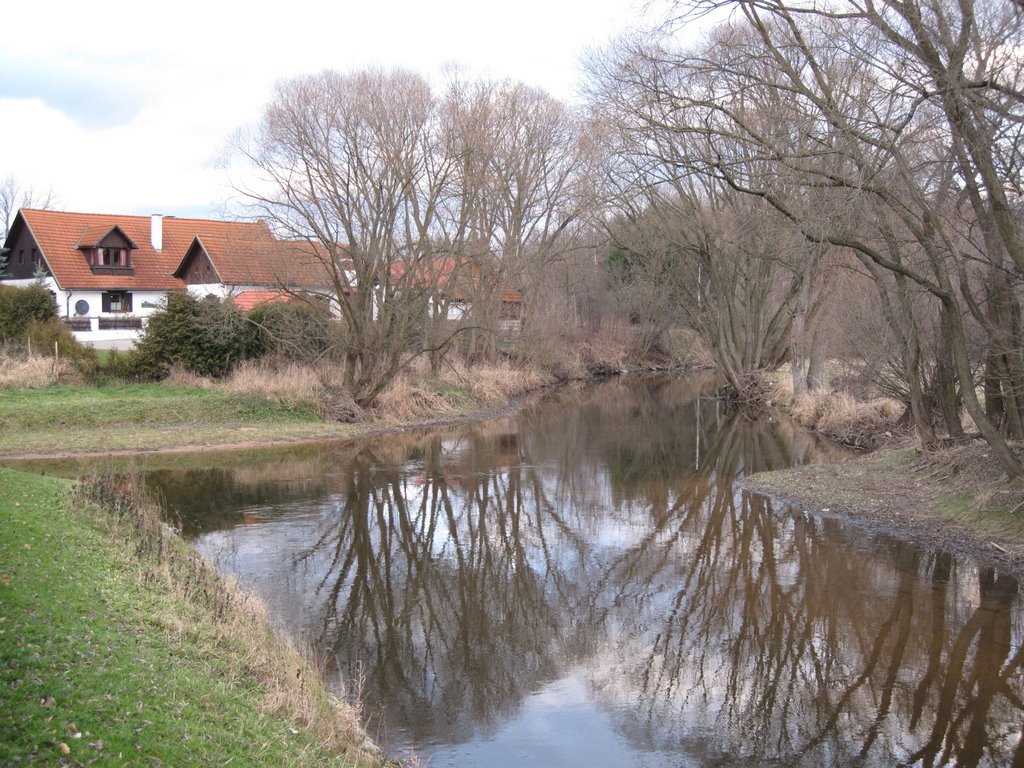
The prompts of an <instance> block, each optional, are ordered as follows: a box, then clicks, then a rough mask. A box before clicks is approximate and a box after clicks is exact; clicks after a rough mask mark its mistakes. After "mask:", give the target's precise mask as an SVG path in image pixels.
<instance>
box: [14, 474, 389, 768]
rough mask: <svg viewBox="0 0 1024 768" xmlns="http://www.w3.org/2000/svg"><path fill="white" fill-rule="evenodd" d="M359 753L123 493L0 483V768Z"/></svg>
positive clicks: (187, 556) (355, 757)
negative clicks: (73, 490)
mask: <svg viewBox="0 0 1024 768" xmlns="http://www.w3.org/2000/svg"><path fill="white" fill-rule="evenodd" d="M371 746H372V745H369V744H368V743H367V742H365V741H364V740H363V736H362V734H361V731H360V730H359V728H358V722H357V718H356V716H355V714H354V712H353V711H352V710H351V708H349V707H347V706H345V705H341V704H339V703H338V702H336V701H333V700H332V699H330V697H329V696H328V694H327V692H326V691H325V690H324V689H323V686H322V684H321V682H320V678H319V677H318V676H317V675H316V674H315V673H314V672H312V671H311V670H310V669H309V667H308V665H307V664H306V663H305V662H304V661H303V660H302V659H301V658H300V657H299V656H298V655H297V654H296V653H295V652H294V651H293V650H291V649H290V648H289V647H288V646H287V645H285V644H284V643H282V642H281V641H280V640H279V639H278V638H277V637H276V636H274V635H273V633H272V632H271V631H270V630H269V628H268V625H267V624H266V621H265V617H264V615H263V613H262V611H261V606H259V605H258V604H256V603H255V602H254V601H253V599H252V598H250V597H248V596H247V595H244V594H243V593H241V592H239V591H238V590H237V589H236V588H233V587H232V586H231V585H230V584H228V583H226V582H224V581H223V580H221V579H220V578H219V577H217V576H216V575H215V574H214V573H213V571H212V569H210V567H209V566H208V565H207V564H206V563H205V561H202V560H200V559H199V558H197V557H195V556H194V553H193V552H192V550H191V549H190V548H189V547H187V545H185V544H184V543H183V542H182V541H181V540H180V539H178V538H177V537H175V536H173V535H172V534H170V533H169V532H168V531H167V530H166V529H165V528H164V527H163V526H161V525H160V523H159V521H158V520H157V518H156V516H155V514H154V513H153V510H152V509H147V508H146V507H145V505H144V504H141V503H138V502H137V501H136V500H134V499H132V498H131V497H130V490H129V489H125V488H120V487H111V486H104V485H96V486H94V487H93V490H92V491H91V492H90V493H85V492H82V491H78V492H72V486H71V485H70V484H68V483H65V482H64V481H59V480H54V479H51V478H46V477H40V476H37V475H29V474H25V473H21V472H15V471H11V470H5V469H0V764H2V765H16V764H20V765H60V764H68V765H72V764H73V765H177V766H181V765H195V766H200V765H201V766H208V765H226V764H235V765H257V766H259V765H265V766H281V765H289V766H292V765H296V766H306V765H308V766H320V765H338V766H342V765H355V764H370V763H372V762H373V761H374V760H376V757H375V756H374V754H373V752H372V749H371ZM346 752H347V757H346V756H342V753H346Z"/></svg>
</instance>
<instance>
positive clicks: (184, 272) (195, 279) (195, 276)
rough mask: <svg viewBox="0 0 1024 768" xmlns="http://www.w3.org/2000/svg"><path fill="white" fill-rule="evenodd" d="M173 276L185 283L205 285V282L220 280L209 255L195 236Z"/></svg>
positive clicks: (217, 281)
mask: <svg viewBox="0 0 1024 768" xmlns="http://www.w3.org/2000/svg"><path fill="white" fill-rule="evenodd" d="M174 276H175V277H178V278H181V279H182V280H184V281H185V284H186V285H205V284H207V283H219V282H221V279H220V275H218V274H217V270H216V268H215V267H214V266H213V262H212V261H211V260H210V255H209V254H208V253H207V252H206V249H205V248H203V244H202V242H200V240H199V238H198V237H197V238H196V239H195V240H193V241H192V245H190V246H189V249H188V252H187V253H186V254H185V258H184V259H182V260H181V266H180V267H178V269H177V270H176V271H175V273H174Z"/></svg>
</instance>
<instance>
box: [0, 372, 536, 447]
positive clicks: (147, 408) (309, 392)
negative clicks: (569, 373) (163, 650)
mask: <svg viewBox="0 0 1024 768" xmlns="http://www.w3.org/2000/svg"><path fill="white" fill-rule="evenodd" d="M327 380H329V379H327ZM324 381H325V376H324V375H323V372H322V371H321V372H314V371H312V370H310V369H304V368H301V367H299V366H290V367H287V368H274V367H270V366H265V367H262V366H243V367H242V368H240V369H239V370H238V371H236V372H235V373H234V374H233V375H232V376H231V377H229V378H227V379H224V380H211V379H201V378H198V377H194V376H188V375H185V374H180V373H179V374H178V375H177V376H176V377H175V378H174V379H172V380H171V381H170V382H162V383H157V384H131V385H108V386H102V387H95V386H74V385H45V386H38V387H28V386H25V387H20V388H7V389H4V390H3V399H4V408H3V409H2V411H0V457H6V458H20V457H26V456H58V455H65V454H67V455H74V454H95V453H119V452H120V453H132V452H139V451H159V450H166V449H170V448H181V449H198V448H206V447H216V446H252V445H265V444H273V443H281V442H298V441H308V440H330V439H336V438H347V437H355V436H358V435H360V434H366V433H369V432H372V431H375V430H379V429H381V428H390V427H394V426H396V425H408V424H416V423H422V422H434V421H437V420H444V419H457V418H465V417H467V416H470V415H473V414H481V413H484V412H487V411H491V410H494V409H497V408H501V407H503V406H505V405H507V404H508V403H509V402H510V401H512V400H514V399H516V398H518V397H521V396H522V395H523V394H525V393H527V392H530V391H532V390H535V389H538V388H541V387H543V386H545V385H546V384H549V383H551V381H552V379H551V377H550V376H545V375H543V374H540V373H537V372H532V371H527V370H522V369H519V368H515V367H513V366H510V365H495V366H479V367H475V368H473V369H471V370H466V369H459V368H455V367H449V368H447V369H446V370H445V371H444V373H443V374H442V375H438V376H435V377H431V376H429V375H425V374H424V373H423V372H417V371H413V372H410V373H409V374H407V375H403V376H401V377H399V378H398V379H396V380H395V381H394V382H393V383H392V385H391V387H389V388H388V389H387V390H386V391H385V392H383V393H382V394H381V395H380V396H379V397H378V398H377V401H376V403H375V404H374V407H373V408H372V409H369V410H366V411H363V410H360V409H358V408H356V407H355V406H354V404H351V401H349V402H348V404H347V405H346V404H345V403H344V402H342V401H343V400H344V397H343V396H339V393H338V391H337V390H336V389H334V388H332V387H330V386H327V385H325V384H324ZM340 412H343V413H344V420H345V423H343V422H342V421H339V419H341V418H342V416H341V415H340Z"/></svg>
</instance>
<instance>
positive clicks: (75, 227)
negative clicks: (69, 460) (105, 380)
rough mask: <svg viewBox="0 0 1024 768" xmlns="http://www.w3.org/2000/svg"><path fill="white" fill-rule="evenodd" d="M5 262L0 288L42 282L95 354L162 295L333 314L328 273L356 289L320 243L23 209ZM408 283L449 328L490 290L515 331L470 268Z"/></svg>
mask: <svg viewBox="0 0 1024 768" xmlns="http://www.w3.org/2000/svg"><path fill="white" fill-rule="evenodd" d="M4 254H5V255H6V258H7V264H6V269H5V270H4V273H3V274H0V280H2V281H4V282H7V283H8V284H13V285H27V284H29V283H32V282H36V281H38V282H41V283H42V284H43V285H44V286H45V287H46V288H47V289H49V291H50V292H51V293H52V294H53V296H54V299H55V300H56V303H57V315H58V317H60V318H62V319H63V320H64V321H65V322H66V323H67V325H68V326H69V327H70V329H71V331H72V332H73V333H74V335H75V337H76V338H77V339H78V340H79V341H81V342H82V343H85V344H89V345H91V346H94V347H100V348H115V349H126V348H130V347H131V346H133V345H134V343H135V341H136V340H137V339H138V337H139V336H140V335H141V333H142V330H143V328H144V327H145V324H146V321H147V318H148V317H149V316H150V315H152V314H153V313H154V312H156V311H157V310H158V309H160V308H161V307H162V306H163V303H164V299H165V298H166V296H167V294H168V292H170V291H188V292H189V293H191V294H193V295H195V296H197V297H204V296H211V295H212V296H215V297H217V298H220V299H226V298H230V299H232V301H234V302H235V304H236V305H237V306H238V307H239V308H241V309H243V310H249V309H251V308H253V307H254V306H256V305H258V304H261V303H266V302H268V301H284V300H288V299H291V298H295V297H298V296H302V297H304V298H314V299H319V300H321V301H322V302H323V304H324V305H325V306H326V307H328V308H329V309H330V310H331V311H332V312H333V313H334V314H336V315H337V314H340V312H339V306H338V301H339V299H340V298H341V297H340V296H338V292H337V290H336V281H335V280H333V279H332V278H333V277H335V275H333V274H332V272H333V270H332V268H331V265H332V264H336V265H337V266H338V268H340V269H341V270H343V271H344V273H345V274H344V278H345V279H344V280H342V281H341V282H343V283H346V284H347V285H348V286H349V287H350V288H349V289H344V290H343V292H344V293H347V292H348V290H350V289H352V288H354V286H355V275H354V272H353V271H352V269H351V262H349V261H348V260H347V252H346V250H345V248H344V246H338V247H337V248H334V249H331V251H330V252H329V251H328V250H327V248H326V247H325V246H323V245H321V244H314V243H310V242H307V241H301V240H280V239H278V238H277V237H275V236H274V234H273V232H272V231H271V229H270V227H269V226H267V224H266V223H265V222H260V221H257V222H240V221H216V220H212V219H190V218H178V217H175V216H160V215H155V216H128V215H121V214H97V213H71V212H67V211H47V210H38V209H33V208H23V209H22V210H20V211H19V212H18V214H17V216H15V218H14V221H13V223H12V224H11V226H10V228H9V230H8V232H7V239H6V241H5V243H4ZM393 269H395V275H396V276H400V275H401V274H402V273H403V272H404V267H403V266H402V265H401V263H399V264H397V265H395V266H394V267H393ZM415 283H416V284H419V285H421V287H423V288H424V289H426V290H429V291H431V292H432V293H433V294H434V295H433V297H432V298H431V304H432V306H435V307H437V308H438V309H440V308H441V307H442V306H444V307H445V308H446V309H445V312H446V316H447V317H448V318H449V319H459V318H461V317H462V316H463V315H465V314H466V313H467V312H468V311H469V309H470V306H471V302H472V301H473V299H474V298H477V297H480V296H482V295H484V293H486V294H487V295H489V296H492V297H493V296H494V290H498V291H500V294H501V315H500V318H499V325H500V328H501V330H502V331H503V332H515V331H517V330H518V328H519V326H520V323H521V319H522V305H523V297H522V295H521V294H519V293H518V292H517V291H515V290H514V289H512V288H511V287H508V286H505V285H503V284H501V285H499V284H498V283H497V282H496V281H487V280H483V279H482V278H481V274H480V270H479V269H478V268H476V267H472V268H470V269H462V270H456V269H455V261H454V260H453V259H436V260H431V261H426V262H423V263H421V264H420V265H419V266H418V267H417V274H416V280H415ZM485 287H486V288H488V290H486V291H484V293H481V288H485ZM492 300H493V299H492Z"/></svg>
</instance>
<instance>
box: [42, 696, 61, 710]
mask: <svg viewBox="0 0 1024 768" xmlns="http://www.w3.org/2000/svg"><path fill="white" fill-rule="evenodd" d="M39 706H41V707H43V708H45V709H53V708H54V707H56V706H57V700H56V699H55V698H53V696H47V697H46V698H45V699H42V700H40V702H39Z"/></svg>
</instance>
